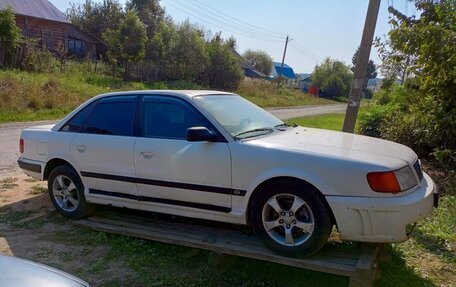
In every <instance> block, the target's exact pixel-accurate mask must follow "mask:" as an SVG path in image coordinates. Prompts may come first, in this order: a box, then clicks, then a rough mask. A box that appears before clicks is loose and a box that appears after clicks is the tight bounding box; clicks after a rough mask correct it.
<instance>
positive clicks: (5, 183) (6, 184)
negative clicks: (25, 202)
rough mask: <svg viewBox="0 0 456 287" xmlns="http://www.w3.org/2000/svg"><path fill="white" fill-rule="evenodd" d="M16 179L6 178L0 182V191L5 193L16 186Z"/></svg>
mask: <svg viewBox="0 0 456 287" xmlns="http://www.w3.org/2000/svg"><path fill="white" fill-rule="evenodd" d="M16 181H17V178H15V177H7V178H5V179H2V180H0V191H6V190H8V189H12V188H14V187H16V186H18V184H17V183H16Z"/></svg>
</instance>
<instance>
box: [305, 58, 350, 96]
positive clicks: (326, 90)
mask: <svg viewBox="0 0 456 287" xmlns="http://www.w3.org/2000/svg"><path fill="white" fill-rule="evenodd" d="M352 79H353V74H352V72H351V71H350V69H349V68H348V66H347V65H345V64H344V63H343V62H341V61H337V60H333V59H330V58H326V59H325V61H324V62H323V63H321V64H320V65H316V66H315V69H314V71H313V73H312V83H313V84H314V85H315V86H317V87H319V88H320V92H321V94H322V95H324V96H325V97H328V98H337V97H348V94H349V92H350V85H351V82H352Z"/></svg>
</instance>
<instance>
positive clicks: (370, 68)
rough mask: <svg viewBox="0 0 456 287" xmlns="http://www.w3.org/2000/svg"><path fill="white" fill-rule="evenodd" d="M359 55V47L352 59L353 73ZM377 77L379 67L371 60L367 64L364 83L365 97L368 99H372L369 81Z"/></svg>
mask: <svg viewBox="0 0 456 287" xmlns="http://www.w3.org/2000/svg"><path fill="white" fill-rule="evenodd" d="M358 54H359V47H358V49H356V52H355V54H354V55H353V57H352V64H353V66H352V67H351V68H350V70H351V71H352V72H353V73H354V72H355V66H356V62H358ZM376 77H377V66H376V65H375V63H374V61H372V60H369V62H368V63H367V72H366V80H365V81H364V87H363V95H364V97H365V98H367V99H370V98H372V92H371V91H368V90H367V84H368V81H369V79H375V78H376Z"/></svg>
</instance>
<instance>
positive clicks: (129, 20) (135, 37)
mask: <svg viewBox="0 0 456 287" xmlns="http://www.w3.org/2000/svg"><path fill="white" fill-rule="evenodd" d="M103 38H104V40H105V42H106V44H107V46H108V53H107V55H108V58H109V59H110V61H111V62H112V63H114V64H121V65H122V66H123V67H124V69H125V70H124V71H125V73H124V79H125V80H128V69H129V67H130V64H131V63H137V62H139V61H141V60H142V59H144V55H145V47H146V41H147V36H146V28H145V26H144V24H143V23H141V21H140V20H139V18H138V16H136V14H135V13H134V12H133V11H129V12H127V14H126V15H125V19H123V20H122V22H121V23H120V25H119V28H118V29H117V30H111V29H108V30H107V31H106V32H105V34H104V37H103Z"/></svg>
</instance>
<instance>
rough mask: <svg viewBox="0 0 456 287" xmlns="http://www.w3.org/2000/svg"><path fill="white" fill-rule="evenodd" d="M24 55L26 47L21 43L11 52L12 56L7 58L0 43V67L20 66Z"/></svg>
mask: <svg viewBox="0 0 456 287" xmlns="http://www.w3.org/2000/svg"><path fill="white" fill-rule="evenodd" d="M26 55H27V47H26V46H25V45H21V46H19V47H17V48H16V51H15V52H14V53H12V57H10V58H9V57H8V55H7V52H6V49H5V48H4V46H3V45H2V44H1V43H0V67H5V66H8V67H12V68H19V67H21V66H22V63H23V62H24V60H25V56H26Z"/></svg>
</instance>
